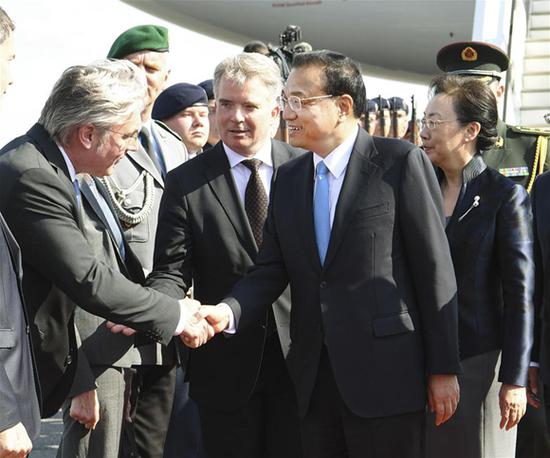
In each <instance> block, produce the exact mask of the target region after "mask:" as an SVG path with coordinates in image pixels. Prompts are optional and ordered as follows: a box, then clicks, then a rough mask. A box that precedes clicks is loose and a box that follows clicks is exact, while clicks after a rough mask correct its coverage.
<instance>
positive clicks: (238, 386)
mask: <svg viewBox="0 0 550 458" xmlns="http://www.w3.org/2000/svg"><path fill="white" fill-rule="evenodd" d="M299 152H300V150H297V149H295V148H292V147H290V146H288V145H286V144H285V143H281V142H278V141H273V142H272V157H273V166H274V169H275V170H274V174H273V180H275V178H276V175H277V167H278V166H279V165H280V164H282V163H283V162H285V161H288V160H289V159H291V158H293V157H296V156H297V155H298V154H299ZM256 255H257V247H256V242H255V241H254V237H253V235H252V231H251V229H250V225H249V223H248V219H247V217H246V213H245V210H244V206H243V204H242V203H241V200H240V198H239V196H238V194H237V188H236V186H235V183H234V180H233V176H232V174H231V169H230V166H229V162H228V160H227V156H226V154H225V152H224V149H223V145H222V143H221V142H220V143H218V144H217V145H216V146H215V147H214V148H212V149H210V150H209V151H207V152H205V153H202V154H200V155H198V156H197V157H196V158H194V159H192V160H191V161H189V162H186V163H185V164H183V165H181V166H180V167H178V168H177V169H175V170H174V171H173V172H171V173H170V174H168V178H167V184H166V188H165V191H164V196H163V200H162V204H161V212H160V217H159V229H158V232H157V241H156V249H155V268H154V271H153V273H152V274H151V275H150V276H149V278H148V279H147V284H148V285H150V286H152V287H154V288H156V289H158V290H159V291H162V292H164V293H167V294H169V295H171V296H173V297H181V296H182V295H183V294H184V293H185V292H186V291H187V290H188V289H189V287H190V286H191V283H192V282H193V288H194V297H195V298H196V299H197V300H199V301H201V302H202V303H204V304H216V303H218V302H219V301H220V300H221V299H222V298H223V297H224V296H225V295H226V294H227V293H228V292H229V291H230V290H231V288H232V287H233V285H234V284H235V283H236V282H237V281H238V280H239V279H240V278H242V276H243V275H244V274H245V273H246V271H247V270H248V269H249V268H250V267H251V266H252V265H253V263H254V260H255V258H256ZM271 303H274V304H273V310H274V314H275V320H276V323H277V328H278V331H279V336H280V340H281V344H282V347H283V351H284V352H285V353H286V351H288V345H289V336H288V322H289V314H290V297H289V292H288V291H286V292H285V293H284V294H283V295H282V296H281V297H279V298H278V299H277V298H274V299H273V300H272V301H271V302H269V303H267V302H266V303H265V304H266V305H268V304H271ZM266 317H267V315H266V313H265V311H264V314H263V316H262V317H261V319H259V320H258V321H257V322H256V323H254V326H252V327H251V328H250V329H247V330H246V331H245V332H242V333H239V334H238V335H236V336H235V337H233V338H231V339H227V338H225V337H224V336H221V335H220V336H216V337H214V339H212V341H211V342H209V343H208V345H205V346H203V347H201V348H200V349H197V350H194V351H192V352H191V360H190V368H189V378H190V382H191V384H190V389H191V397H192V398H193V399H195V400H197V401H198V402H200V403H202V404H204V405H207V406H211V407H213V408H215V409H216V410H224V409H225V410H233V409H236V408H238V407H240V406H242V405H243V404H244V403H245V402H246V401H247V400H248V397H249V395H250V394H251V393H252V390H253V389H254V385H255V382H256V379H257V376H258V372H259V369H260V364H261V362H262V354H263V345H264V339H265V334H266Z"/></svg>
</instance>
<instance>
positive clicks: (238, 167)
mask: <svg viewBox="0 0 550 458" xmlns="http://www.w3.org/2000/svg"><path fill="white" fill-rule="evenodd" d="M223 149H224V151H225V154H226V155H227V160H228V161H229V165H230V166H231V175H233V180H234V181H235V185H236V186H237V192H238V194H239V197H240V198H241V202H242V203H243V205H244V195H245V192H246V185H247V184H248V180H249V179H250V175H251V174H252V172H251V170H250V169H249V168H248V167H247V166H246V165H244V164H241V162H242V161H246V160H247V159H259V160H260V161H262V164H261V165H260V169H259V171H258V172H259V174H260V179H261V180H262V184H263V186H264V189H265V193H266V194H267V196H268V198H269V191H270V190H271V178H272V177H273V159H272V157H271V140H268V141H267V142H266V143H265V144H264V145H263V146H262V147H261V148H260V149H259V151H258V152H257V153H256V154H255V155H254V156H249V157H247V156H243V155H241V154H239V153H237V152H235V151H233V150H232V149H231V148H229V146H227V145H226V144H225V143H223Z"/></svg>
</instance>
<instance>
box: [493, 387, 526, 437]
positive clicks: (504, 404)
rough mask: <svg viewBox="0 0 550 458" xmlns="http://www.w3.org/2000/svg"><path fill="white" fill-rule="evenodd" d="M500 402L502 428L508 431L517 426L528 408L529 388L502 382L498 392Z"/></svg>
mask: <svg viewBox="0 0 550 458" xmlns="http://www.w3.org/2000/svg"><path fill="white" fill-rule="evenodd" d="M498 400H499V404H500V416H501V420H500V429H503V428H506V431H508V430H510V429H512V428H513V427H514V426H516V425H517V424H518V423H519V421H520V420H521V418H522V417H523V415H525V409H526V408H527V390H526V389H525V387H523V386H517V385H506V384H504V383H503V384H502V386H501V387H500V392H499V393H498Z"/></svg>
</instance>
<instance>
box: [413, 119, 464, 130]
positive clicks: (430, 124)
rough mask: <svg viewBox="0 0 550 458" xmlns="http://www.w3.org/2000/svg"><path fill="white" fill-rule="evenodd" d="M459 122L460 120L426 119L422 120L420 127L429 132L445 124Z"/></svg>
mask: <svg viewBox="0 0 550 458" xmlns="http://www.w3.org/2000/svg"><path fill="white" fill-rule="evenodd" d="M453 121H458V119H426V118H422V119H421V120H420V125H421V126H422V129H424V128H426V129H429V130H432V129H435V128H436V127H437V126H439V125H440V124H443V123H444V122H453Z"/></svg>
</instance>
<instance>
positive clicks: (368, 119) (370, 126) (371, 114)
mask: <svg viewBox="0 0 550 458" xmlns="http://www.w3.org/2000/svg"><path fill="white" fill-rule="evenodd" d="M377 111H378V105H377V104H376V102H374V101H372V100H367V102H366V103H365V113H363V116H361V118H359V125H360V126H361V127H362V128H363V129H365V130H366V131H367V132H368V133H369V135H374V129H375V127H376V112H377Z"/></svg>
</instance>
